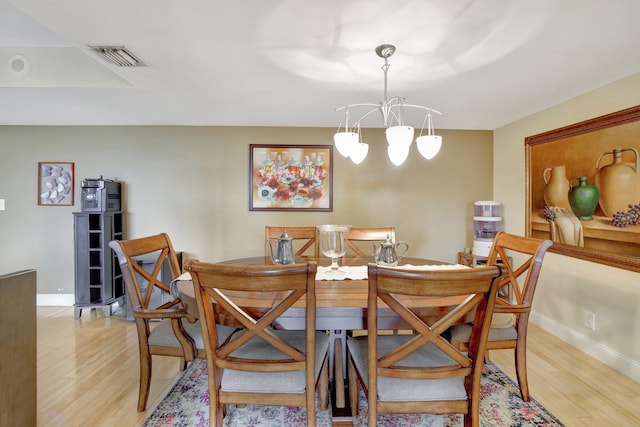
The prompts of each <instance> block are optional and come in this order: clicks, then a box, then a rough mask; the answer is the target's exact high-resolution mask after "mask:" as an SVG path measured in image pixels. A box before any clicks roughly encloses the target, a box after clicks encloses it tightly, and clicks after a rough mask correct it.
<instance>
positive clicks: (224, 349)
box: [185, 260, 317, 372]
mask: <svg viewBox="0 0 640 427" xmlns="http://www.w3.org/2000/svg"><path fill="white" fill-rule="evenodd" d="M185 268H186V270H187V271H189V272H190V273H191V277H192V280H193V283H194V288H195V290H196V300H197V301H198V309H199V311H200V310H201V309H202V310H201V311H202V315H203V316H204V318H205V319H206V322H205V323H204V325H213V324H215V323H217V322H219V319H218V316H216V313H215V311H214V310H210V309H208V308H209V307H212V306H213V305H214V304H215V305H218V306H219V308H220V309H221V310H224V312H225V313H226V314H227V315H228V316H230V317H231V318H232V319H233V320H235V321H236V322H237V324H238V325H241V326H242V330H241V331H240V332H239V333H238V334H237V335H235V336H234V338H233V339H232V340H230V341H228V342H222V343H221V342H218V340H217V337H216V335H215V333H216V330H215V328H211V329H210V328H208V327H207V329H210V330H209V331H208V332H209V334H208V336H207V332H205V347H206V349H207V350H208V349H211V351H210V353H211V359H212V362H213V363H214V364H215V365H216V366H218V367H219V368H229V367H233V369H239V370H249V371H262V372H285V371H292V370H304V369H305V363H306V362H307V359H308V357H307V356H306V355H305V354H303V353H302V352H301V351H299V350H298V349H296V348H295V347H293V346H292V345H290V344H289V343H287V342H286V341H285V340H283V339H281V338H280V337H278V336H277V335H276V334H274V333H273V331H272V329H271V326H272V324H273V323H274V322H275V321H276V320H277V318H278V317H280V316H281V315H282V314H283V313H284V312H285V311H286V310H287V309H289V308H291V307H292V306H294V305H295V304H298V303H303V304H304V305H305V306H306V310H307V325H309V326H311V328H312V329H310V330H309V331H308V333H309V334H313V333H315V273H316V269H317V266H316V263H315V262H309V263H304V264H291V265H284V266H282V265H266V266H265V265H249V266H247V265H231V264H212V263H205V262H200V261H194V260H189V261H187V262H186V263H185ZM247 296H250V298H251V299H252V300H254V301H256V300H262V301H265V300H266V301H271V307H269V308H266V309H260V310H257V311H253V312H252V311H251V309H250V308H248V307H243V305H242V304H243V303H242V301H246V300H245V299H243V298H246V297H247ZM205 307H207V309H205ZM309 316H311V317H309ZM255 338H260V339H262V340H263V341H264V342H265V343H267V344H269V345H270V346H272V347H273V348H275V349H277V350H278V351H280V352H282V353H283V357H282V358H279V359H256V358H247V359H244V358H242V357H238V356H234V352H238V350H240V349H242V348H243V346H244V345H246V344H247V343H249V342H251V341H252V340H253V339H255ZM207 341H208V342H207ZM285 356H286V357H285Z"/></svg>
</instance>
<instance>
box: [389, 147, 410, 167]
mask: <svg viewBox="0 0 640 427" xmlns="http://www.w3.org/2000/svg"><path fill="white" fill-rule="evenodd" d="M387 154H388V155H389V160H391V163H393V164H394V165H396V166H400V165H401V164H403V163H404V161H405V160H407V157H409V145H401V144H398V145H389V146H388V147H387Z"/></svg>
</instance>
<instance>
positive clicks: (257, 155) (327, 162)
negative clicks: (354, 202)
mask: <svg viewBox="0 0 640 427" xmlns="http://www.w3.org/2000/svg"><path fill="white" fill-rule="evenodd" d="M332 148H333V147H332V146H330V145H258V144H251V146H250V154H249V171H250V177H249V183H250V189H249V210H252V211H325V212H331V211H332V210H333V171H332V168H333V157H332V153H333V151H332Z"/></svg>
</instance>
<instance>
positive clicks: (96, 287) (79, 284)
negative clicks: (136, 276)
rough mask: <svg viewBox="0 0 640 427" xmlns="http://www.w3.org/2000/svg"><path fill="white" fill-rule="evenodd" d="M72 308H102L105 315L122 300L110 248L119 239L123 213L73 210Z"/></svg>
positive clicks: (120, 282) (120, 280)
mask: <svg viewBox="0 0 640 427" xmlns="http://www.w3.org/2000/svg"><path fill="white" fill-rule="evenodd" d="M73 215H74V218H73V219H74V221H73V222H74V242H75V245H74V246H75V248H74V250H75V310H74V317H75V318H79V317H80V316H81V315H82V309H83V308H94V307H101V308H103V310H104V314H105V316H110V315H111V309H112V306H113V305H114V304H115V303H118V305H119V306H120V307H123V306H124V303H125V301H124V300H125V287H124V281H123V278H122V273H121V272H120V265H119V263H118V259H117V257H116V255H115V253H114V252H113V251H112V250H111V248H110V247H109V242H110V241H111V240H122V239H123V238H124V236H123V221H124V214H123V212H121V211H115V212H74V213H73Z"/></svg>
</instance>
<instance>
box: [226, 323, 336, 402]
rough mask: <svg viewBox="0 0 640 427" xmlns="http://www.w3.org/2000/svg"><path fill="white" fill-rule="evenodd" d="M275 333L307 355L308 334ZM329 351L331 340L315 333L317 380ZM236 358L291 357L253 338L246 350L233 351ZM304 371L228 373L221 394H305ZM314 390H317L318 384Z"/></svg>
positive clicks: (244, 347)
mask: <svg viewBox="0 0 640 427" xmlns="http://www.w3.org/2000/svg"><path fill="white" fill-rule="evenodd" d="M273 333H274V334H275V335H277V336H279V337H281V338H282V339H283V340H285V341H287V342H288V343H289V344H291V345H292V346H293V347H295V348H297V349H298V350H300V351H304V349H305V342H306V333H305V331H281V330H276V331H273ZM328 350H329V336H328V335H327V334H326V333H323V332H316V359H315V378H316V381H317V379H318V377H319V375H320V370H321V368H322V363H323V362H324V358H325V355H326V354H327V352H328ZM231 355H232V356H234V357H244V358H250V359H281V358H287V357H288V356H287V355H285V354H284V353H282V352H280V351H279V350H277V349H275V348H274V347H273V346H272V345H270V344H268V343H266V342H265V341H264V340H262V339H261V338H257V337H255V338H252V339H251V340H249V342H247V343H246V344H245V346H243V347H241V348H240V349H238V350H236V351H234V352H233V353H232V354H231ZM305 375H306V374H305V371H303V370H302V371H292V372H248V371H238V370H234V369H225V370H224V373H223V375H222V383H221V386H220V390H221V391H239V392H255V393H304V391H305V390H306V379H305ZM311 387H314V388H315V384H312V385H311Z"/></svg>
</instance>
